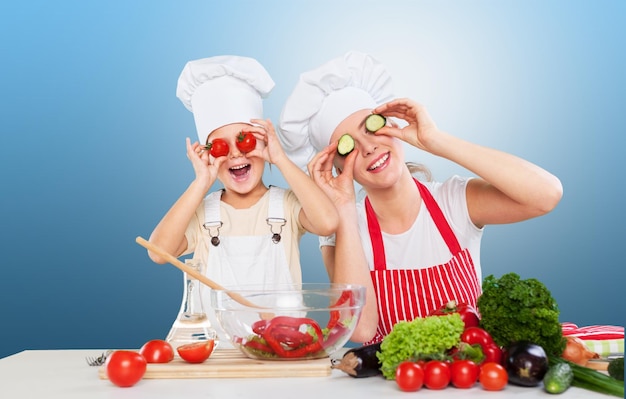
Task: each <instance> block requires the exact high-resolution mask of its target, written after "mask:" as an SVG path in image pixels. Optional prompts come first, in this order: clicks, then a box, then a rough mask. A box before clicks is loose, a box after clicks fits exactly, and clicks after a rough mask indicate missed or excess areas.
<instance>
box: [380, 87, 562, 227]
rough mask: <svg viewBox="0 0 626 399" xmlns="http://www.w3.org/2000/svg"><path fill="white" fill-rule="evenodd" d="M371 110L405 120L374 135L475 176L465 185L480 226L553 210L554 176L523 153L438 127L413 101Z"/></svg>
mask: <svg viewBox="0 0 626 399" xmlns="http://www.w3.org/2000/svg"><path fill="white" fill-rule="evenodd" d="M373 112H374V113H381V114H384V115H386V116H394V117H398V118H401V119H404V120H405V121H407V122H408V125H407V126H405V127H404V128H402V129H400V128H398V127H397V126H387V127H384V128H382V129H380V130H379V131H377V132H376V134H387V135H390V136H394V137H398V138H400V139H402V140H404V141H406V142H407V143H409V144H411V145H413V146H415V147H417V148H419V149H422V150H424V151H427V152H429V153H431V154H433V155H437V156H440V157H443V158H446V159H448V160H450V161H452V162H455V163H457V164H458V165H460V166H462V167H464V168H465V169H467V170H469V171H471V172H472V173H475V174H476V175H477V176H478V177H479V179H472V180H471V181H470V183H469V184H468V188H467V203H468V209H469V213H470V217H471V219H472V221H473V223H474V224H475V225H477V226H479V227H482V226H484V225H487V224H500V223H513V222H518V221H522V220H525V219H529V218H532V217H536V216H540V215H543V214H545V213H548V212H550V211H551V210H552V209H554V207H555V206H556V205H557V204H558V203H559V201H560V200H561V197H562V195H563V187H562V185H561V182H560V180H559V179H558V178H557V177H555V176H554V175H552V174H551V173H549V172H547V171H546V170H544V169H542V168H540V167H539V166H537V165H535V164H533V163H531V162H528V161H526V160H524V159H522V158H519V157H516V156H514V155H511V154H508V153H505V152H502V151H498V150H495V149H492V148H487V147H484V146H480V145H478V144H474V143H470V142H468V141H465V140H462V139H459V138H457V137H454V136H452V135H450V134H447V133H445V132H443V131H441V130H439V129H438V128H437V126H436V125H435V123H434V122H433V121H432V119H431V118H430V116H429V115H428V113H427V112H426V109H425V108H424V107H423V106H421V105H419V104H417V103H416V102H414V101H412V100H409V99H398V100H394V101H391V102H389V103H386V104H383V105H381V106H380V107H377V108H376V109H374V110H373Z"/></svg>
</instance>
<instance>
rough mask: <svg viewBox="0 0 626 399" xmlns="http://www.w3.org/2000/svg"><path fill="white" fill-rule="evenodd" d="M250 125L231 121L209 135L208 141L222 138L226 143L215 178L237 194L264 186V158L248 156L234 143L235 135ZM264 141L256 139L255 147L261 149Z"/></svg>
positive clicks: (235, 140)
mask: <svg viewBox="0 0 626 399" xmlns="http://www.w3.org/2000/svg"><path fill="white" fill-rule="evenodd" d="M249 127H250V125H248V124H245V123H233V124H231V125H226V126H222V127H220V128H218V129H216V130H214V131H213V132H212V133H211V135H210V136H209V139H208V140H209V141H212V140H215V139H218V138H219V139H222V140H224V141H226V143H228V150H229V151H228V154H227V155H226V159H225V160H224V161H223V162H222V164H221V165H220V167H219V171H218V174H217V178H218V179H219V180H220V181H221V182H222V184H223V185H224V188H225V189H226V190H227V191H232V192H235V193H237V194H247V193H250V192H251V191H253V190H254V189H258V188H259V187H264V186H263V183H262V178H263V170H264V168H265V160H264V159H263V158H259V157H256V156H254V157H248V156H247V155H246V154H245V153H243V152H241V151H240V150H239V149H238V148H237V145H236V142H237V136H238V135H239V134H240V133H241V132H242V131H244V132H245V131H246V130H247V129H248V128H249ZM263 145H264V143H263V142H262V141H257V144H256V146H257V147H256V148H257V149H259V148H260V149H262V146H263Z"/></svg>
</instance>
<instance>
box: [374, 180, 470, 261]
mask: <svg viewBox="0 0 626 399" xmlns="http://www.w3.org/2000/svg"><path fill="white" fill-rule="evenodd" d="M413 180H414V181H415V184H416V185H417V188H418V190H419V192H420V195H421V197H422V200H423V201H424V205H425V206H426V209H427V210H428V213H430V216H431V217H432V218H433V222H435V226H436V227H437V230H439V233H440V234H441V236H442V238H443V240H444V241H445V243H446V245H447V246H448V249H450V252H451V253H452V254H453V255H456V254H458V253H459V252H461V245H460V244H459V241H458V240H457V238H456V236H455V235H454V232H453V231H452V228H451V227H450V225H449V224H448V221H447V220H446V217H445V216H444V214H443V212H442V211H441V208H440V207H439V205H438V204H437V201H435V199H434V198H433V196H432V194H431V193H430V191H429V190H428V188H426V186H425V185H423V184H422V183H420V182H419V181H417V179H413ZM365 213H366V216H367V228H368V230H369V233H370V240H371V242H372V250H373V252H374V270H386V269H387V260H386V256H385V246H384V245H383V236H382V233H381V231H380V224H379V223H378V219H377V218H376V213H375V212H374V208H372V204H371V203H370V200H369V198H368V197H365Z"/></svg>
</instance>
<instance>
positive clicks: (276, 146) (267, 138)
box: [246, 119, 286, 164]
mask: <svg viewBox="0 0 626 399" xmlns="http://www.w3.org/2000/svg"><path fill="white" fill-rule="evenodd" d="M250 122H252V123H254V124H255V125H259V126H252V127H250V129H249V131H250V132H251V133H252V134H253V135H254V137H256V139H257V141H260V142H261V145H258V144H257V147H256V148H255V149H254V150H252V151H250V152H249V153H247V154H246V156H251V157H254V156H256V157H261V158H263V159H264V160H265V161H267V162H269V163H271V164H272V163H273V164H277V163H280V161H282V160H283V159H286V155H285V152H284V150H283V147H282V146H281V145H280V141H279V139H278V136H277V135H276V130H275V129H274V125H273V124H272V122H271V121H270V120H269V119H251V120H250Z"/></svg>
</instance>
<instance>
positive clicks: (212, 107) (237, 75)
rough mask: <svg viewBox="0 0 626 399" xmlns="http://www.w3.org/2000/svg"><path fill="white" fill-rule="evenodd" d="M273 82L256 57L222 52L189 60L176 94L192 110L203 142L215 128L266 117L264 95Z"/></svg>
mask: <svg viewBox="0 0 626 399" xmlns="http://www.w3.org/2000/svg"><path fill="white" fill-rule="evenodd" d="M273 88H274V81H273V80H272V78H271V77H270V75H269V73H268V72H267V71H266V70H265V68H264V67H263V66H262V65H261V64H260V63H259V62H258V61H257V60H255V59H253V58H248V57H241V56H235V55H220V56H215V57H209V58H202V59H199V60H194V61H189V62H188V63H187V64H186V65H185V67H184V68H183V71H182V72H181V74H180V76H179V77H178V86H177V87H176V96H177V97H178V98H179V99H180V101H182V103H183V104H184V105H185V107H186V108H187V109H188V110H189V111H191V112H193V117H194V120H195V123H196V131H197V132H198V140H199V142H200V144H205V143H206V141H207V138H208V137H209V135H210V134H211V132H213V131H214V130H215V129H217V128H219V127H222V126H225V125H229V124H231V123H250V119H252V118H255V119H260V118H263V98H266V97H267V96H268V95H269V93H270V92H271V91H272V89H273Z"/></svg>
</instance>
